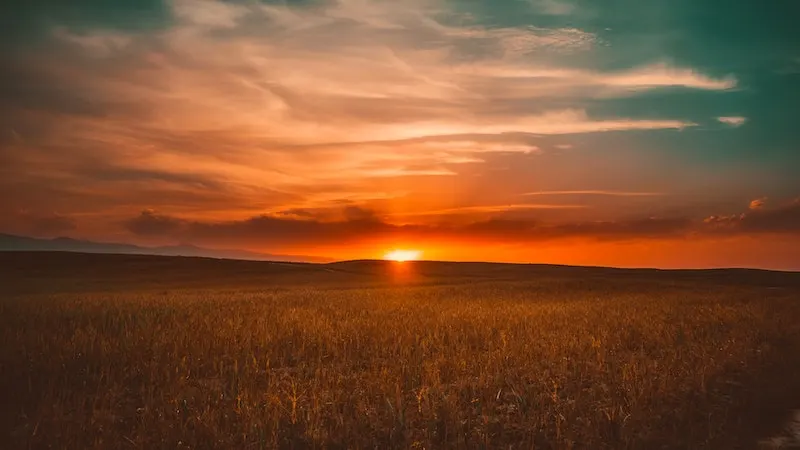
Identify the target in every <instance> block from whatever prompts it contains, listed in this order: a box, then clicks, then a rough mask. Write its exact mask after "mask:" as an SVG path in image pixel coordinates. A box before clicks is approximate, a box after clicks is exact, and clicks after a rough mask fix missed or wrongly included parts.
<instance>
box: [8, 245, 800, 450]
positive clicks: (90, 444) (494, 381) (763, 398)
mask: <svg viewBox="0 0 800 450" xmlns="http://www.w3.org/2000/svg"><path fill="white" fill-rule="evenodd" d="M0 273H2V274H3V275H2V277H3V278H4V280H3V282H2V286H1V287H0V297H1V298H2V300H0V399H2V400H1V401H0V408H1V409H2V411H0V442H7V443H8V445H0V447H2V448H9V449H16V448H21V449H22V448H70V449H92V448H115V449H116V448H120V449H122V448H131V449H160V448H164V449H167V448H168V449H176V448H232V449H259V448H296V449H302V448H337V449H338V448H360V449H376V448H377V449H384V448H426V449H430V448H504V449H506V448H508V449H518V448H519V449H521V448H526V449H527V448H542V449H547V448H558V449H562V448H563V449H566V448H590V449H603V448H642V449H653V448H719V449H727V448H755V447H756V445H757V442H758V441H759V440H760V439H763V438H765V437H767V436H771V435H774V434H775V433H778V432H779V431H780V428H781V424H782V421H783V420H784V419H785V418H786V417H787V415H788V414H789V413H790V412H791V410H792V409H794V408H798V407H800V274H790V273H774V272H760V271H678V272H672V271H670V272H662V271H634V270H611V269H590V268H568V267H552V266H522V265H497V264H452V263H449V264H448V263H425V262H417V263H406V264H395V263H383V262H352V263H339V264H332V265H302V264H269V263H258V262H237V261H216V260H204V259H191V258H160V257H147V256H112V255H78V254H55V253H54V254H47V253H41V254H22V253H17V254H14V253H6V254H0Z"/></svg>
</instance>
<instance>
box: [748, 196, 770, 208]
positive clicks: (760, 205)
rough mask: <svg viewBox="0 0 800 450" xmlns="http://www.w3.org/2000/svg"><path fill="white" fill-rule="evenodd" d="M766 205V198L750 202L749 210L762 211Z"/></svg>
mask: <svg viewBox="0 0 800 450" xmlns="http://www.w3.org/2000/svg"><path fill="white" fill-rule="evenodd" d="M766 204H767V197H761V198H757V199H755V200H753V201H751V202H750V209H751V210H754V209H762V208H764V206H765V205H766Z"/></svg>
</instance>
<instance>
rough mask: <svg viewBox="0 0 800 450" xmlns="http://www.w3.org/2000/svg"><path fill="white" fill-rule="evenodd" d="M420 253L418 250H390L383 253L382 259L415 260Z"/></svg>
mask: <svg viewBox="0 0 800 450" xmlns="http://www.w3.org/2000/svg"><path fill="white" fill-rule="evenodd" d="M421 255H422V252H421V251H419V250H390V251H388V252H386V254H385V255H383V259H385V260H387V261H398V262H403V261H416V260H418V259H419V257H420V256H421Z"/></svg>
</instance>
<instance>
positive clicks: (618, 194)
mask: <svg viewBox="0 0 800 450" xmlns="http://www.w3.org/2000/svg"><path fill="white" fill-rule="evenodd" d="M522 195H605V196H610V197H657V196H662V195H666V194H664V193H663V192H636V191H604V190H578V191H536V192H526V193H525V194H522Z"/></svg>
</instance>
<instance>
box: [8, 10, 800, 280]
mask: <svg viewBox="0 0 800 450" xmlns="http://www.w3.org/2000/svg"><path fill="white" fill-rule="evenodd" d="M797 17H800V3H799V2H796V1H791V0H775V1H771V2H757V1H755V0H745V1H739V2H730V1H725V2H723V1H721V0H705V1H696V0H652V1H647V2H642V1H639V0H606V1H602V2H599V1H596V0H595V1H590V0H458V1H454V0H404V1H390V0H286V1H256V0H251V1H246V0H241V1H214V0H114V1H111V0H73V1H70V2H63V1H61V0H36V1H26V2H21V1H20V2H6V3H4V4H3V6H0V42H1V43H0V232H6V233H14V234H23V235H27V236H37V237H55V236H71V237H76V238H82V239H91V240H96V241H109V242H128V243H134V244H139V245H167V244H176V243H191V244H194V245H200V246H205V247H210V248H235V249H246V250H252V251H262V252H270V253H296V254H310V255H317V256H326V257H332V258H337V259H354V258H376V257H381V255H383V254H384V253H386V252H387V251H388V250H390V249H410V250H419V251H421V252H422V255H423V258H425V259H445V260H480V261H510V262H536V263H559V264H588V265H612V266H625V267H639V266H643V267H732V266H736V267H741V266H745V267H763V268H773V269H792V270H800V126H798V125H800V122H798V113H800V106H799V105H800V28H798V27H797V26H796V23H795V22H796V18H797Z"/></svg>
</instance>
